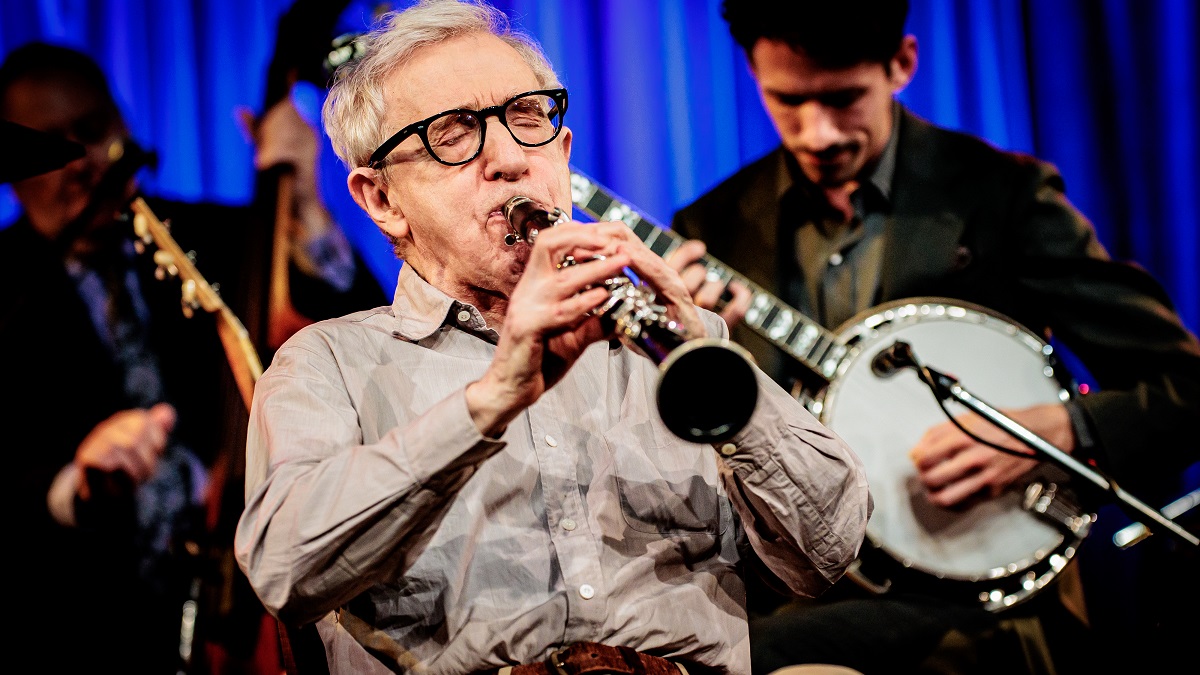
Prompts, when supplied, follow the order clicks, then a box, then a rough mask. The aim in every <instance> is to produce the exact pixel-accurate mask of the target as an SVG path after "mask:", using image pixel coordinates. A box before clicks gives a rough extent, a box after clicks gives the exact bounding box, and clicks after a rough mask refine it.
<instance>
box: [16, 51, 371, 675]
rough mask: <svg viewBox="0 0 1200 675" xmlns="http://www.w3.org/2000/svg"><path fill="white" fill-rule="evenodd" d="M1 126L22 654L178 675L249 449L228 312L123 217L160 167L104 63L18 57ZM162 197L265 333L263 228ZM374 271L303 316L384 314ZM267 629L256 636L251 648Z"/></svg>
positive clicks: (180, 232) (236, 303) (229, 210)
mask: <svg viewBox="0 0 1200 675" xmlns="http://www.w3.org/2000/svg"><path fill="white" fill-rule="evenodd" d="M0 117H3V118H4V119H5V120H7V121H6V126H5V132H4V133H5V135H6V136H7V137H8V139H9V140H14V141H17V143H16V145H14V144H12V143H6V144H5V148H6V149H5V151H4V152H5V154H4V156H3V158H2V160H0V165H2V168H3V177H4V179H5V180H8V181H12V182H13V186H12V187H13V191H14V193H15V194H16V196H17V199H18V200H19V201H20V204H21V207H22V210H23V215H22V216H21V218H20V219H19V220H18V221H17V222H15V223H14V224H13V225H11V226H9V227H8V228H5V229H4V230H3V231H0V285H2V287H3V288H4V292H3V293H2V294H0V353H3V354H4V357H5V360H6V362H7V364H8V367H7V368H6V372H7V374H8V378H7V380H6V382H5V384H6V385H7V386H8V388H9V390H10V396H9V397H7V398H8V399H9V401H10V403H9V404H7V405H6V406H4V408H3V410H4V412H3V413H2V417H3V426H4V430H5V437H6V447H8V448H9V449H10V452H9V453H8V457H9V458H10V460H9V461H10V462H12V463H13V464H15V465H16V472H15V473H14V474H12V475H13V479H12V480H11V481H10V488H11V489H10V490H9V493H10V494H12V495H14V499H15V501H16V505H17V509H16V510H14V511H13V513H16V514H20V516H19V518H17V519H16V531H17V534H16V536H15V537H14V538H13V539H12V540H11V541H14V542H16V543H17V545H18V546H19V547H20V548H19V549H18V552H19V553H20V555H18V556H17V558H18V564H20V565H21V567H22V572H21V579H22V581H21V583H20V584H17V586H16V591H17V601H16V602H15V603H14V606H15V607H19V608H20V611H21V617H20V620H19V622H18V624H17V625H18V632H17V642H19V643H21V644H22V645H23V646H26V647H31V648H32V650H30V651H31V652H32V653H33V654H37V655H40V658H41V659H42V664H41V665H39V667H38V670H47V669H49V670H59V669H62V670H74V671H80V670H88V671H98V672H125V673H175V672H177V670H178V669H179V668H183V667H186V666H188V665H189V663H190V661H191V660H192V659H195V658H196V657H190V658H189V657H188V656H187V654H186V650H187V648H188V647H189V646H190V647H193V648H194V649H195V650H197V651H199V650H200V649H201V647H200V645H201V643H200V641H199V640H198V636H195V635H193V636H191V637H189V636H188V635H187V634H186V632H184V633H182V634H181V628H182V627H183V626H184V624H185V621H184V615H185V609H184V607H185V603H186V602H188V601H189V600H196V599H199V600H201V601H203V600H204V599H205V598H204V597H199V596H200V595H202V594H203V592H206V591H207V590H208V588H209V585H208V584H209V582H215V581H216V579H215V578H214V577H213V576H211V575H213V574H216V570H215V569H214V567H215V565H211V564H210V562H211V561H209V560H207V559H206V558H207V556H210V555H216V554H217V552H219V551H221V550H222V548H223V546H225V545H226V544H227V543H228V542H226V541H223V539H225V538H229V537H231V533H229V532H226V531H223V530H221V529H220V528H214V522H215V521H216V520H217V519H218V514H217V513H216V509H218V508H219V506H220V504H219V499H218V497H219V495H218V494H217V493H218V491H219V488H220V486H221V481H220V475H221V472H229V471H236V470H237V467H236V466H234V465H233V464H234V463H236V462H237V461H238V460H240V458H241V456H242V447H243V446H242V444H243V443H244V440H245V423H246V417H245V411H244V410H243V409H242V406H243V403H242V400H241V398H240V397H239V396H238V394H237V389H236V386H235V385H234V382H233V378H232V376H231V374H230V369H229V367H228V365H227V361H226V360H227V354H226V353H225V351H224V350H223V349H222V346H221V343H220V341H219V340H218V339H217V333H216V330H215V326H214V324H213V318H212V317H211V316H209V315H207V314H205V313H204V312H197V313H196V315H195V316H194V317H193V318H187V317H185V315H184V314H183V312H181V305H180V302H181V287H180V283H179V282H178V281H176V280H172V279H165V280H163V279H158V278H156V277H155V268H156V266H155V263H154V260H153V258H152V256H151V255H149V254H147V255H139V254H138V253H137V252H136V251H135V249H134V245H133V241H132V239H133V237H132V229H131V228H130V225H129V222H128V220H127V219H125V218H123V214H124V211H125V208H126V206H127V205H128V203H129V200H130V199H131V198H132V197H134V196H135V195H138V193H139V184H138V181H137V179H136V174H137V173H138V172H139V171H140V170H141V169H143V168H144V167H146V166H147V165H149V164H152V162H153V155H152V154H151V153H148V152H145V151H143V150H142V149H141V148H140V147H138V145H137V144H136V143H135V142H133V140H132V139H131V138H130V137H129V133H128V129H127V128H126V125H125V122H124V120H123V119H122V116H121V114H120V111H119V110H118V106H117V104H116V102H115V101H114V99H113V97H112V95H111V93H110V90H109V87H108V85H107V83H106V81H105V77H104V74H103V72H102V71H101V70H100V68H99V67H98V66H97V64H96V63H94V62H93V61H92V60H91V59H90V58H89V57H88V56H86V55H84V54H82V53H80V52H77V51H74V50H71V49H66V48H63V47H57V46H51V45H46V44H40V43H34V44H30V45H26V46H25V47H22V48H19V49H17V50H16V51H14V52H12V53H11V54H9V56H8V57H7V58H6V59H5V62H4V64H3V66H0ZM148 201H149V203H150V205H151V207H152V208H153V209H154V212H155V213H156V214H157V215H158V216H160V217H161V218H163V219H169V220H170V221H171V236H172V237H173V238H174V239H175V240H176V241H177V242H178V243H179V245H180V246H181V247H182V248H183V250H185V251H196V252H197V258H196V267H197V268H198V269H199V270H200V271H201V272H202V273H203V274H204V275H205V277H206V279H207V280H208V281H210V282H212V283H219V284H221V292H222V295H223V296H224V297H227V298H228V302H229V303H230V305H231V307H232V308H233V309H234V311H235V313H237V314H239V315H242V316H246V317H247V319H248V321H247V324H249V325H250V327H251V329H252V330H253V329H254V328H255V325H254V322H252V321H250V320H249V319H251V318H253V317H251V316H249V315H250V314H251V313H252V312H253V313H255V315H257V309H256V306H255V304H254V303H255V298H257V297H259V296H262V295H263V292H262V289H261V288H258V287H257V285H256V284H257V281H258V280H260V279H261V273H262V269H261V268H262V267H263V266H264V263H265V262H266V257H265V256H262V257H256V256H257V255H258V252H257V251H256V247H255V243H256V242H257V241H259V240H261V239H262V238H263V237H261V236H260V234H261V232H262V231H263V225H264V224H263V222H262V221H261V219H258V218H256V214H255V212H253V211H252V210H250V209H245V208H234V207H225V206H218V205H211V204H190V203H180V202H170V201H166V200H161V199H148ZM269 236H270V235H269V230H268V235H267V237H269ZM267 240H268V241H269V238H268V239H267ZM293 262H295V260H293ZM293 267H296V265H295V264H293ZM358 271H361V270H356V269H352V270H351V275H352V276H354V277H355V279H356V280H355V282H354V283H352V284H350V285H349V286H348V287H347V286H346V285H342V286H339V285H338V284H337V283H334V282H332V281H330V282H328V283H326V282H325V281H323V280H322V279H315V280H313V279H309V280H308V281H309V282H310V283H308V285H306V286H305V287H304V288H305V292H306V293H307V292H308V289H309V288H316V289H318V290H319V291H320V292H321V293H319V294H318V295H321V297H314V296H313V294H311V293H310V294H308V295H307V296H305V297H301V296H300V295H299V294H297V295H296V297H295V301H296V302H297V303H300V304H299V306H298V308H297V309H299V310H300V312H301V313H302V314H305V315H306V316H310V317H314V318H322V312H323V311H325V312H327V311H328V310H323V309H322V304H324V305H326V306H334V307H336V308H337V310H336V311H338V312H341V311H346V310H347V309H349V308H355V309H357V308H360V307H369V306H373V305H375V304H380V303H381V302H383V301H384V300H385V298H384V297H383V294H382V292H381V291H380V290H379V287H378V285H377V284H376V283H375V282H374V280H373V279H371V278H370V277H369V275H367V274H366V273H365V272H364V273H362V274H358V273H357V272H358ZM256 275H258V276H256ZM289 276H290V277H293V278H301V277H303V276H304V275H302V274H299V273H298V272H297V273H296V274H292V275H289ZM293 286H295V284H293ZM322 294H323V295H322ZM305 299H309V300H313V302H311V303H310V304H309V305H304V304H303V301H304V300H305ZM260 350H262V351H264V352H265V351H266V350H265V349H263V348H262V346H261V345H260ZM11 394H15V396H13V395H11ZM235 488H236V491H237V493H238V494H237V500H236V504H237V505H238V506H240V484H236V485H235ZM197 581H201V582H203V583H202V584H201V587H202V589H203V590H202V592H201V593H200V594H198V593H197V591H196V587H194V586H193V584H194V583H195V582H197ZM212 604H213V603H210V605H209V606H212ZM202 606H204V605H203V604H202ZM212 629H213V626H212V624H205V623H203V621H202V622H201V623H200V624H199V626H198V630H200V631H201V633H200V635H203V634H204V632H205V631H206V630H212ZM257 630H258V626H257V625H251V626H247V627H245V630H244V631H243V632H248V633H249V635H248V641H252V640H253V638H254V636H255V635H257ZM181 648H182V649H183V650H184V652H185V653H184V654H181V653H180V651H181ZM27 653H29V652H27Z"/></svg>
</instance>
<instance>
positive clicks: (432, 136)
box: [367, 89, 567, 169]
mask: <svg viewBox="0 0 1200 675" xmlns="http://www.w3.org/2000/svg"><path fill="white" fill-rule="evenodd" d="M566 112H567V90H566V89H539V90H537V91H528V92H525V93H524V94H518V95H516V96H514V97H512V98H510V99H508V100H507V101H505V102H504V103H501V104H499V105H493V106H489V107H487V108H484V109H483V110H469V109H466V108H456V109H454V110H447V111H446V112H440V113H438V114H436V115H434V116H432V117H426V118H425V119H423V120H421V121H420V122H414V123H412V124H410V125H408V126H406V127H404V128H403V129H401V130H400V131H397V132H396V133H394V134H392V136H391V137H390V138H388V139H387V140H386V141H384V142H383V144H382V145H380V146H379V147H378V148H376V149H375V152H373V153H371V158H370V160H368V162H367V166H368V167H370V168H372V169H377V168H379V167H380V166H382V165H383V162H384V160H385V159H386V158H387V156H388V153H390V152H391V151H392V150H395V149H396V146H398V145H400V144H401V143H403V142H404V140H405V139H407V138H408V137H409V136H412V135H413V134H416V135H417V136H419V137H420V138H421V142H422V143H424V144H425V149H426V150H428V151H429V155H430V156H431V157H433V158H434V159H436V160H437V161H439V162H441V163H442V164H445V165H447V166H459V165H460V164H466V163H467V162H469V161H471V160H473V159H475V158H476V157H478V156H479V153H481V152H483V141H484V138H485V137H486V135H487V118H489V117H495V118H497V119H499V120H500V123H501V124H503V125H504V128H505V129H508V133H510V134H512V137H513V140H514V141H516V142H517V143H518V144H519V145H523V146H525V147H527V148H536V147H538V146H540V145H545V144H547V143H549V142H550V141H552V140H554V139H555V138H556V137H557V136H558V132H560V131H562V125H563V115H564V114H566Z"/></svg>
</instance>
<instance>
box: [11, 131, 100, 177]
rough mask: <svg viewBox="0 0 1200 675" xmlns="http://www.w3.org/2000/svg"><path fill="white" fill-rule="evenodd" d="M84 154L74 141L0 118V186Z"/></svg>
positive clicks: (58, 166)
mask: <svg viewBox="0 0 1200 675" xmlns="http://www.w3.org/2000/svg"><path fill="white" fill-rule="evenodd" d="M84 153H85V150H84V147H83V146H82V145H80V144H79V143H76V142H74V141H68V140H67V139H65V138H60V137H58V136H55V135H53V134H48V133H46V132H44V131H38V130H37V129H30V128H29V127H27V126H24V125H22V124H17V123H16V122H10V121H8V120H0V185H2V184H4V183H11V182H13V181H19V180H25V179H26V178H31V177H33V176H37V175H38V174H43V173H46V172H47V171H54V170H56V169H61V168H63V167H64V166H66V165H67V164H69V163H70V162H72V161H73V160H76V159H79V158H80V157H83V155H84Z"/></svg>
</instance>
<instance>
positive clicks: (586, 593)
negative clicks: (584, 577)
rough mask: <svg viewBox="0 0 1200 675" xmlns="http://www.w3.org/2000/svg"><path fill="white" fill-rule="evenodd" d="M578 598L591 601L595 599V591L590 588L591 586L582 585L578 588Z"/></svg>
mask: <svg viewBox="0 0 1200 675" xmlns="http://www.w3.org/2000/svg"><path fill="white" fill-rule="evenodd" d="M579 597H581V598H583V599H584V600H591V599H592V598H594V597H596V589H594V588H592V585H591V584H584V585H582V586H580V587H579Z"/></svg>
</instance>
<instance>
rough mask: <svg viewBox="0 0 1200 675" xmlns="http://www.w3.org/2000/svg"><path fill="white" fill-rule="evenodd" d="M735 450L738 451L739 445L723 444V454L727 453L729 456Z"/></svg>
mask: <svg viewBox="0 0 1200 675" xmlns="http://www.w3.org/2000/svg"><path fill="white" fill-rule="evenodd" d="M735 452H737V446H736V445H734V444H733V443H726V444H725V445H722V446H721V454H722V455H725V456H726V457H729V456H730V455H732V454H733V453H735Z"/></svg>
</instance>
